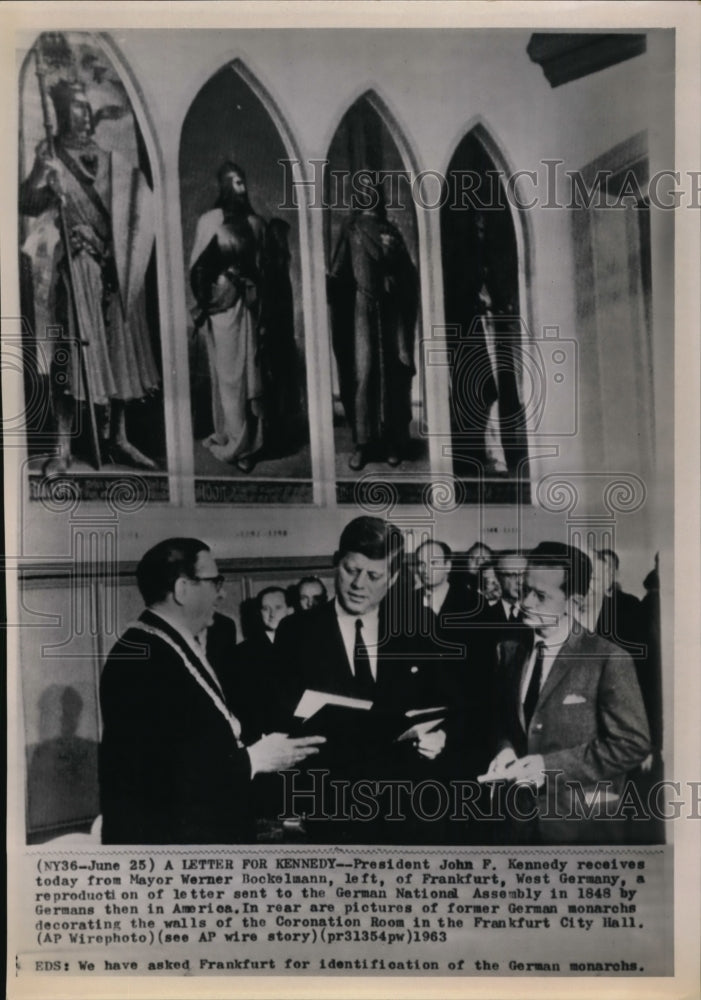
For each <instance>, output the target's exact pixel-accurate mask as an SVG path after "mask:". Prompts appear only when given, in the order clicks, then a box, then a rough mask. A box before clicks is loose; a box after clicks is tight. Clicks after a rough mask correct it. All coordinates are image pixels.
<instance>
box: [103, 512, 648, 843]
mask: <svg viewBox="0 0 701 1000" xmlns="http://www.w3.org/2000/svg"><path fill="white" fill-rule="evenodd" d="M334 567H335V576H334V583H333V594H332V595H331V597H330V598H329V594H328V593H327V589H326V586H325V584H324V582H323V581H322V580H321V579H319V578H318V577H315V576H308V577H304V578H303V579H302V580H300V581H299V583H298V584H297V585H296V586H294V587H292V588H290V589H289V590H285V589H284V588H282V587H278V586H274V587H266V588H265V589H264V590H262V591H261V592H260V593H259V594H257V595H256V598H255V608H254V611H255V613H254V615H253V616H252V621H251V622H250V623H249V626H248V633H249V634H247V635H246V638H245V639H244V641H242V642H237V638H238V636H237V629H236V625H235V623H234V621H233V620H232V619H231V618H230V617H228V616H226V615H223V614H221V613H220V612H219V611H218V610H217V607H218V605H219V604H220V603H221V601H222V600H223V597H224V583H225V581H224V578H223V577H222V576H221V575H220V574H219V571H218V568H217V565H216V563H215V561H214V558H213V556H212V554H211V552H210V550H209V548H208V546H207V545H205V544H204V543H203V542H201V541H199V540H197V539H192V538H171V539H167V540H165V541H163V542H160V543H159V544H158V545H156V546H154V547H153V548H152V549H151V550H149V552H147V553H146V555H145V556H144V557H143V559H142V560H141V562H140V564H139V566H138V569H137V582H138V585H139V589H140V592H141V594H142V597H143V599H144V603H145V605H146V610H145V611H144V612H143V613H142V615H141V616H140V618H139V620H138V621H137V622H135V623H134V624H133V625H132V626H130V627H129V628H128V629H127V631H126V632H125V633H124V635H123V636H122V637H121V639H120V640H119V642H118V643H117V644H116V645H115V647H114V648H113V650H112V651H111V653H110V655H109V657H108V660H107V663H106V665H105V668H104V671H103V675H102V680H101V691H100V699H101V708H102V716H103V723H104V727H103V739H102V744H101V748H100V790H101V808H102V814H103V826H102V830H103V834H102V835H103V842H104V843H134V844H152V843H190V844H204V843H207V844H212V843H250V842H254V841H255V840H256V839H270V837H271V836H274V837H277V838H278V839H295V840H296V841H298V842H299V840H300V839H302V840H306V841H309V842H315V843H334V842H336V843H343V842H345V843H395V844H401V843H437V844H438V843H452V844H460V843H472V844H476V843H529V844H531V843H533V844H537V843H568V842H577V843H621V842H625V841H629V842H644V841H646V840H649V839H654V837H656V836H659V831H658V829H657V828H656V827H654V825H653V824H652V819H654V818H651V817H650V816H649V815H648V814H647V813H646V812H645V811H644V795H645V792H646V790H647V789H648V788H649V786H650V783H651V782H652V781H653V779H654V778H655V777H656V776H657V772H658V768H659V751H660V746H661V739H662V733H661V717H660V701H661V699H660V689H659V688H660V685H659V661H658V651H659V634H658V630H657V629H658V626H657V622H658V621H659V614H658V608H656V607H655V602H656V601H657V600H658V593H659V585H658V583H657V578H656V573H655V572H653V573H651V574H650V575H649V577H648V579H647V580H646V589H647V591H648V598H649V599H650V600H649V602H648V605H647V608H646V607H645V606H644V603H643V602H640V601H638V599H637V598H635V597H633V596H632V595H629V594H625V593H624V592H623V591H622V590H621V588H620V586H619V585H618V582H617V570H618V557H617V556H616V554H615V553H614V552H613V551H611V550H601V551H599V552H596V553H593V554H592V557H590V556H588V555H586V554H585V553H583V552H582V551H580V550H579V549H576V548H574V547H572V546H568V545H565V544H563V543H559V542H541V543H540V544H539V545H538V546H536V547H535V548H534V549H532V550H530V551H528V552H515V551H510V552H500V553H493V552H492V551H491V550H490V549H489V547H488V546H486V545H483V544H481V543H477V544H475V545H473V546H472V548H470V549H469V550H468V551H467V553H466V554H465V555H464V556H461V557H460V558H457V557H455V556H454V554H453V553H452V551H451V549H450V547H449V546H448V545H447V544H445V543H444V542H442V541H439V540H429V541H425V542H423V543H422V544H421V545H420V546H419V547H418V548H417V549H416V551H415V552H413V553H412V554H411V556H408V555H407V554H406V553H405V549H404V539H403V535H402V533H401V531H400V530H399V529H398V528H397V527H396V526H394V525H393V524H391V523H389V522H386V521H384V520H382V519H379V518H373V517H359V518H356V519H354V520H353V521H351V522H350V523H349V524H348V525H347V526H346V527H345V529H344V530H343V532H342V534H341V537H340V540H339V544H338V550H337V552H336V553H335V556H334ZM648 598H646V599H645V600H646V601H647V600H648ZM622 804H623V805H626V806H627V808H626V809H622V808H620V806H621V805H622ZM641 809H642V812H641ZM632 820H636V821H637V824H636V822H633V821H632ZM271 831H273V834H271ZM651 831H652V832H651Z"/></svg>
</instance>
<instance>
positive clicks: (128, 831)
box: [99, 538, 323, 844]
mask: <svg viewBox="0 0 701 1000" xmlns="http://www.w3.org/2000/svg"><path fill="white" fill-rule="evenodd" d="M136 576H137V583H138V587H139V591H140V593H141V596H142V597H143V599H144V603H145V604H146V610H145V611H144V612H142V614H141V615H140V617H139V619H138V621H136V622H134V623H133V624H132V625H130V626H129V627H128V628H127V630H126V631H125V633H124V635H123V636H122V637H121V638H120V639H119V640H118V641H117V643H116V644H115V645H114V646H113V648H112V650H111V652H110V654H109V656H108V658H107V662H106V664H105V667H104V670H103V673H102V678H101V682H100V707H101V711H102V719H103V735H102V743H101V746H100V758H99V778H100V803H101V809H102V817H103V823H102V840H103V843H105V844H234V843H246V842H250V841H251V840H253V839H254V838H253V829H254V828H253V822H254V818H255V817H254V815H253V813H254V810H253V804H252V803H253V800H252V794H251V779H252V777H254V776H255V775H256V774H258V773H265V772H270V771H276V770H278V769H284V768H289V767H293V766H294V765H295V764H298V763H299V762H300V761H302V760H304V759H305V758H306V757H308V756H309V755H310V754H313V753H316V751H317V746H318V745H319V744H320V743H322V742H323V740H322V739H320V738H315V737H311V738H305V739H298V740H293V739H289V738H288V737H286V736H284V735H282V734H281V733H272V734H270V735H269V736H264V737H262V738H261V739H258V740H257V741H256V742H255V743H253V744H252V745H250V746H248V747H246V746H245V745H244V743H243V741H242V738H241V724H240V722H239V719H238V718H237V717H236V715H234V713H233V711H232V709H231V707H230V706H229V705H228V704H227V701H226V696H225V694H224V692H223V690H222V687H221V684H220V682H219V680H218V678H217V675H216V673H215V671H214V669H213V668H212V665H211V664H210V663H209V661H208V659H207V656H206V652H205V648H204V645H203V644H201V641H200V637H201V636H203V635H204V633H205V630H206V629H207V627H208V626H210V625H211V623H212V618H213V613H214V609H215V606H216V605H217V603H218V602H219V601H220V600H221V597H222V594H223V590H222V588H223V583H224V579H223V577H222V576H220V575H219V572H218V570H217V564H216V562H215V561H214V559H213V557H212V554H211V552H210V550H209V548H208V546H207V545H205V544H204V542H201V541H199V540H198V539H195V538H169V539H166V540H165V541H163V542H159V543H158V544H157V545H155V546H154V547H153V548H152V549H150V550H149V551H148V552H147V553H146V555H145V556H144V557H143V558H142V560H141V562H140V563H139V565H138V567H137V571H136Z"/></svg>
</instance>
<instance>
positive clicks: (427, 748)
mask: <svg viewBox="0 0 701 1000" xmlns="http://www.w3.org/2000/svg"><path fill="white" fill-rule="evenodd" d="M445 739H446V737H445V730H444V729H434V730H433V731H432V732H430V733H421V732H420V733H419V735H418V737H417V739H416V743H415V746H416V749H417V750H418V752H419V753H420V754H421V756H422V757H426V758H427V759H428V760H435V759H436V757H437V756H438V754H440V753H442V752H443V748H444V747H445Z"/></svg>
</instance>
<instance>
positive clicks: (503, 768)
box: [477, 747, 517, 782]
mask: <svg viewBox="0 0 701 1000" xmlns="http://www.w3.org/2000/svg"><path fill="white" fill-rule="evenodd" d="M516 760H517V757H516V754H515V753H514V748H513V747H504V749H503V750H500V751H499V753H498V754H497V755H496V757H494V758H493V760H492V762H491V764H490V765H489V768H488V770H487V773H486V774H478V775H477V780H478V781H482V782H485V781H504V780H506V779H508V777H509V774H508V771H507V768H510V767H511V766H512V765H513V764H515V763H516Z"/></svg>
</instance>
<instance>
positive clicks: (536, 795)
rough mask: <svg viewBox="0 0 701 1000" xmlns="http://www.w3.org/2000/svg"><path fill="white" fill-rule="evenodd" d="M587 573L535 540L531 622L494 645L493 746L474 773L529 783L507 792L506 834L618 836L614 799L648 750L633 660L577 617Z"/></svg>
mask: <svg viewBox="0 0 701 1000" xmlns="http://www.w3.org/2000/svg"><path fill="white" fill-rule="evenodd" d="M591 572H592V567H591V561H590V559H589V557H588V556H587V555H585V554H584V553H583V552H581V551H580V550H579V549H577V548H574V547H573V546H570V545H564V544H561V543H559V542H541V544H540V545H538V546H537V548H535V549H534V550H533V551H532V552H531V553H530V554H529V556H528V563H527V569H526V577H525V588H524V597H523V601H522V605H521V606H522V610H523V618H524V623H525V624H526V625H527V626H530V628H529V630H528V631H527V632H524V633H523V634H519V635H517V636H516V637H515V638H514V639H512V640H509V639H505V640H503V641H502V642H501V643H500V644H499V647H498V656H497V659H498V669H497V676H496V688H497V692H498V701H499V708H498V711H497V714H496V718H497V723H498V728H499V745H498V752H497V754H496V756H495V757H494V759H493V760H492V762H491V764H490V766H489V769H488V771H487V773H486V774H485V775H482V776H481V778H480V780H482V781H486V782H490V783H500V782H505V783H507V786H506V787H507V789H509V788H510V789H512V790H513V789H514V788H515V787H516V786H519V785H523V786H530V788H531V789H532V790H533V791H532V793H531V794H529V793H528V792H527V791H526V789H524V794H523V795H521V796H520V797H517V796H515V795H514V796H512V797H511V798H510V804H511V808H510V809H507V814H508V815H509V818H508V821H507V826H506V828H505V829H506V839H507V840H510V841H516V842H532V843H544V844H558V843H595V844H601V843H616V842H620V841H621V838H622V837H623V835H624V832H625V821H624V820H623V819H618V818H616V817H615V811H616V804H617V803H619V802H620V800H621V796H622V793H623V790H624V785H625V778H626V775H627V773H628V772H629V771H631V770H632V769H633V768H634V767H636V766H637V765H638V764H639V763H640V762H641V761H642V760H644V759H645V757H646V756H647V754H648V753H649V749H650V737H649V732H648V725H647V720H646V717H645V709H644V707H643V702H642V697H641V694H640V688H639V687H638V681H637V679H636V675H635V669H634V667H633V661H632V660H631V658H630V656H629V655H628V653H626V652H625V651H624V650H622V649H621V648H620V647H618V646H615V645H614V644H613V643H611V642H609V641H608V640H607V639H604V638H602V637H601V636H598V635H596V634H594V633H593V632H588V631H586V630H585V629H584V628H583V626H582V625H581V624H580V623H579V622H578V621H577V620H576V617H575V613H576V608H577V606H578V603H579V601H581V599H582V597H583V595H585V594H586V593H587V590H588V589H589V582H590V578H591ZM530 629H533V630H534V631H530ZM494 787H495V789H496V785H494ZM508 801H509V796H508V795H507V804H508ZM516 811H518V813H519V814H520V815H515V813H516Z"/></svg>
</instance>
